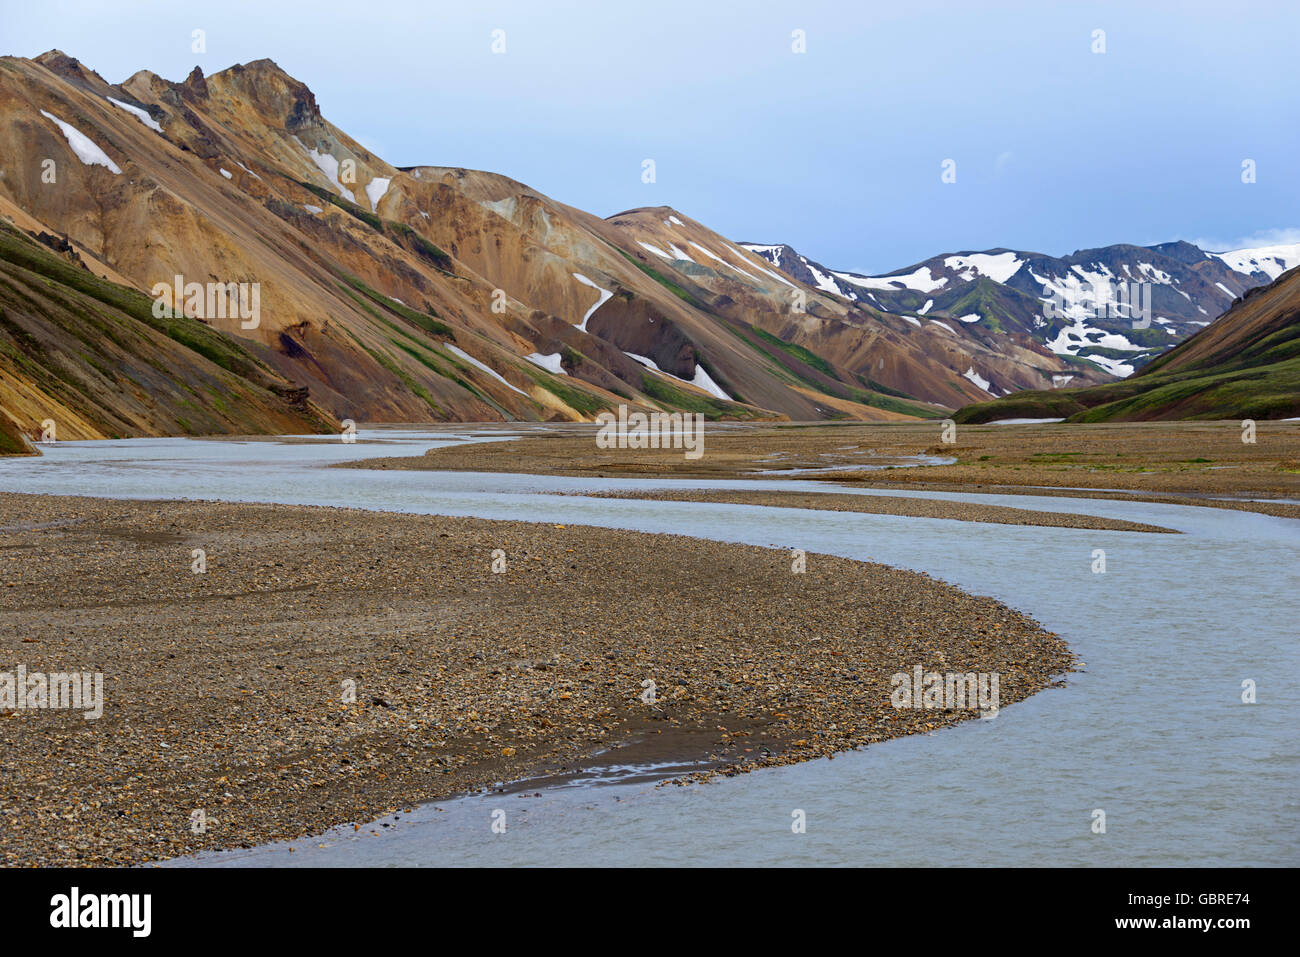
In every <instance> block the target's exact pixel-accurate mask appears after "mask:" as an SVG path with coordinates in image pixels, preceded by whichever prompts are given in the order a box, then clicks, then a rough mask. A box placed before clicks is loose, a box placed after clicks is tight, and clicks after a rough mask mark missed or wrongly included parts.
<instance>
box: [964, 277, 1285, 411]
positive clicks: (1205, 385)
mask: <svg viewBox="0 0 1300 957" xmlns="http://www.w3.org/2000/svg"><path fill="white" fill-rule="evenodd" d="M1296 416H1300V269H1292V270H1290V271H1289V272H1286V273H1283V274H1282V275H1280V276H1279V277H1278V278H1277V279H1275V280H1274V281H1273V282H1271V283H1269V284H1268V285H1266V286H1261V287H1256V288H1254V289H1251V290H1249V291H1248V292H1247V293H1246V294H1245V295H1244V296H1242V297H1241V298H1240V299H1238V300H1236V301H1235V302H1234V303H1233V304H1232V307H1231V308H1230V309H1229V310H1228V311H1227V312H1225V313H1224V314H1223V315H1222V316H1220V317H1219V318H1218V319H1217V320H1215V321H1214V322H1213V323H1212V324H1211V325H1209V326H1207V327H1205V328H1204V329H1202V330H1201V331H1200V332H1197V333H1196V334H1195V335H1193V336H1192V337H1191V338H1189V339H1187V340H1185V341H1184V342H1182V343H1180V344H1179V345H1178V346H1176V347H1174V348H1173V349H1171V350H1169V351H1168V352H1166V353H1165V354H1164V355H1161V356H1159V357H1158V358H1156V359H1153V360H1152V361H1151V362H1149V363H1147V365H1145V366H1144V367H1143V368H1142V369H1140V370H1138V372H1137V373H1135V374H1134V375H1132V376H1130V377H1129V378H1127V379H1123V380H1121V381H1119V382H1111V383H1107V384H1105V385H1099V386H1094V387H1091V388H1088V389H1061V390H1057V391H1053V392H1049V391H1039V392H1025V393H1021V394H1019V395H1015V396H1011V397H1009V398H1005V399H999V400H997V401H994V402H984V403H977V404H974V405H970V406H967V407H965V408H963V409H961V410H960V411H958V412H957V413H956V414H955V416H954V418H955V419H956V420H957V421H958V422H971V423H978V422H992V421H997V420H999V419H1008V418H1065V419H1066V420H1067V421H1070V422H1108V421H1141V420H1150V419H1284V418H1294V417H1296Z"/></svg>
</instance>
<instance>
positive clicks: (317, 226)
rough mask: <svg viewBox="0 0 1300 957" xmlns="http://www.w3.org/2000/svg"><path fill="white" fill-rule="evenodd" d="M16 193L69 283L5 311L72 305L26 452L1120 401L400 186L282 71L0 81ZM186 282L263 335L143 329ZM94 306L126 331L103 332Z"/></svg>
mask: <svg viewBox="0 0 1300 957" xmlns="http://www.w3.org/2000/svg"><path fill="white" fill-rule="evenodd" d="M0 170H3V175H0V219H2V220H3V221H4V222H5V223H7V224H8V225H9V226H11V227H12V230H13V232H12V236H11V238H12V242H11V243H10V244H9V248H10V250H11V251H13V255H14V256H17V257H19V258H22V257H29V258H30V256H31V254H30V252H29V251H28V247H29V246H31V245H32V242H34V243H35V244H36V245H37V246H40V247H42V248H44V249H45V250H47V251H50V252H52V253H54V254H55V255H56V256H57V257H58V258H59V261H60V262H62V263H63V265H64V266H67V267H68V268H72V269H75V270H76V271H77V273H76V275H75V278H76V279H77V281H76V282H74V281H73V278H74V274H72V273H68V272H67V271H66V270H64V269H63V266H59V265H57V264H52V263H51V262H49V261H42V263H41V264H40V265H39V266H38V267H33V266H31V265H30V264H27V265H23V264H20V263H18V262H15V261H11V262H12V264H13V266H14V268H13V269H7V270H4V271H3V272H0V287H3V290H4V294H5V295H6V296H7V298H8V301H11V302H14V303H18V302H20V301H21V300H22V297H23V296H24V295H25V294H26V293H25V292H24V289H25V288H27V287H30V286H32V285H33V284H34V283H37V282H38V280H37V279H36V278H34V276H33V275H32V273H33V270H34V272H35V275H36V276H41V275H44V276H47V278H48V276H49V271H61V274H60V276H59V277H58V278H57V279H56V280H55V281H56V282H57V283H58V284H59V285H62V286H66V287H68V289H70V290H71V291H70V292H67V293H66V296H65V294H64V292H63V291H58V296H59V298H60V302H61V306H60V308H57V309H56V308H53V306H54V305H55V304H50V305H51V307H52V308H50V309H46V308H45V304H42V303H39V302H38V304H37V306H32V307H30V308H25V309H24V310H22V311H21V315H20V313H19V311H18V310H17V307H16V306H15V307H14V308H15V312H14V313H13V314H14V315H15V316H19V319H18V320H16V325H20V326H21V329H18V328H13V329H9V330H8V333H7V335H8V336H9V340H8V343H9V345H10V346H12V348H9V349H8V351H6V341H7V340H6V339H5V338H4V336H0V373H3V372H6V371H7V372H8V373H9V374H7V375H6V374H0V406H2V407H3V409H4V411H5V413H6V414H8V416H9V418H10V419H12V420H13V421H15V422H18V423H19V425H21V427H22V428H23V429H24V430H26V431H28V432H31V431H33V430H34V429H35V428H36V426H37V425H38V424H39V422H40V420H41V419H42V418H43V417H46V415H47V413H49V412H51V410H53V411H54V412H57V415H54V416H53V417H54V418H56V419H64V420H66V421H67V422H69V423H75V426H74V425H69V426H68V428H67V429H64V430H62V431H61V432H60V434H61V435H68V436H69V437H71V435H72V434H74V433H75V432H76V430H82V431H83V432H84V434H86V435H95V434H160V433H171V432H181V433H185V432H194V431H204V430H211V431H215V432H230V431H234V430H246V431H274V430H277V429H298V430H302V429H305V428H308V426H307V425H306V424H302V423H305V421H306V420H310V421H313V422H316V421H326V420H328V421H334V420H339V419H344V418H351V419H354V420H356V421H359V422H361V421H396V422H424V421H477V420H494V419H495V420H503V419H504V420H543V419H554V418H558V419H568V420H583V419H586V420H590V419H591V418H592V417H593V416H595V415H596V414H597V413H598V412H600V411H602V410H605V409H610V408H612V407H616V406H617V405H619V404H620V403H629V404H631V405H633V406H634V407H638V408H643V409H647V410H648V409H667V410H688V411H699V412H702V413H704V414H705V415H708V416H710V417H714V418H717V417H732V418H754V417H782V416H784V417H789V418H792V419H817V418H840V417H851V418H859V419H873V420H885V419H897V418H909V417H923V416H931V415H936V414H940V413H946V412H947V411H948V410H951V409H954V408H957V407H959V406H962V405H965V404H968V403H970V402H972V401H979V400H982V399H986V398H989V397H990V396H998V395H1003V394H1006V393H1008V392H1012V391H1015V390H1019V389H1026V388H1045V387H1049V386H1050V385H1051V384H1052V382H1053V381H1054V380H1058V381H1059V380H1061V379H1064V378H1067V377H1071V376H1072V377H1073V381H1074V382H1075V384H1078V383H1079V382H1101V381H1106V380H1107V379H1108V378H1109V376H1107V375H1106V374H1105V373H1104V372H1102V371H1100V370H1099V369H1098V368H1097V367H1096V366H1094V365H1092V364H1091V363H1088V362H1085V361H1083V360H1080V359H1077V358H1075V357H1073V356H1069V355H1057V354H1054V353H1053V352H1052V351H1051V350H1049V349H1048V348H1046V347H1045V346H1044V345H1043V344H1042V342H1041V340H1040V339H1039V338H1036V337H1035V336H1034V335H1031V334H1029V333H1028V332H1025V331H1022V330H1021V329H1020V328H1018V327H1016V326H1014V325H1012V324H1010V323H1008V324H1007V325H1006V327H1005V328H1004V329H995V328H992V324H986V325H982V324H966V323H962V322H956V321H950V320H943V319H940V320H935V321H931V320H929V319H922V318H918V317H917V316H915V315H892V314H890V313H889V312H887V311H885V310H884V309H882V308H880V307H878V306H877V305H874V304H873V303H872V302H870V301H859V300H856V299H854V298H845V297H842V296H840V295H838V294H836V295H832V294H830V293H827V292H824V291H822V290H820V289H817V288H815V287H811V286H809V285H805V284H804V282H803V281H802V280H799V279H792V278H790V277H788V276H786V275H784V274H782V272H781V271H780V270H778V269H773V268H772V267H771V266H770V265H769V264H768V262H766V261H765V260H764V259H763V258H762V257H761V256H758V255H755V254H754V253H752V252H750V251H749V250H746V249H743V248H741V247H739V246H737V245H736V244H735V243H734V242H732V241H730V240H728V239H726V238H725V237H723V236H722V235H720V234H718V233H717V232H715V231H713V230H711V229H709V228H708V227H707V226H705V225H703V224H701V223H699V222H697V221H695V220H693V219H691V218H690V217H688V216H686V215H684V214H682V213H679V212H677V211H675V210H673V209H671V208H669V207H662V206H660V207H649V208H640V209H633V210H628V211H625V212H622V213H618V214H616V215H614V216H610V217H608V218H601V217H598V216H594V215H592V214H590V213H587V212H584V211H582V210H580V209H575V208H574V207H571V206H567V205H565V204H563V203H561V202H558V201H556V200H554V199H552V198H550V197H548V196H545V195H543V194H541V193H539V192H537V191H535V190H533V189H531V188H529V187H527V186H525V185H524V184H522V183H518V182H516V181H514V180H511V179H509V178H507V177H504V176H500V175H497V174H494V173H489V172H479V171H473V170H464V169H455V168H448V167H441V166H433V165H429V166H411V167H405V168H401V169H399V168H397V167H394V166H392V165H390V164H389V163H387V162H385V161H384V160H383V159H381V158H380V157H378V156H376V155H375V154H373V153H372V152H370V151H369V150H367V149H366V148H365V147H363V146H362V145H360V144H359V143H358V142H357V141H356V140H354V139H352V138H351V137H350V136H348V135H347V134H346V133H345V132H343V131H342V130H340V129H338V128H337V127H335V126H334V125H333V124H332V123H330V122H329V121H328V120H327V119H325V117H324V116H323V115H322V113H321V111H320V108H319V106H318V105H317V102H316V98H315V95H314V94H313V93H312V91H311V90H310V89H309V88H308V87H307V86H306V85H305V84H303V83H302V82H300V81H299V80H296V79H294V78H293V77H291V76H289V75H288V74H286V73H285V72H284V71H283V70H281V69H280V68H279V67H278V66H276V64H275V63H274V62H272V61H270V60H257V61H254V62H251V63H247V64H243V65H238V66H233V67H230V68H229V69H226V70H222V71H220V72H218V73H215V74H213V75H211V76H205V75H204V74H203V73H202V71H200V70H198V69H197V68H196V69H195V70H194V71H193V72H192V73H191V74H190V75H189V76H188V77H187V78H186V79H185V80H184V81H182V82H173V81H169V80H165V79H163V78H161V77H158V76H156V75H154V74H152V73H149V72H147V71H141V72H139V73H136V74H135V75H133V76H131V77H130V78H129V79H127V80H126V81H125V82H123V83H120V84H110V83H108V82H106V81H105V80H104V79H103V78H102V77H101V76H99V75H98V74H97V73H95V72H94V71H92V70H90V69H89V68H88V67H86V66H85V65H84V64H82V63H81V62H79V61H78V60H76V59H74V58H72V57H69V56H67V55H66V54H63V53H61V52H59V51H57V50H55V51H50V52H49V53H46V54H43V55H42V56H40V57H37V58H35V59H24V58H17V57H4V58H0ZM41 237H44V238H41ZM29 241H32V242H29ZM24 270H25V272H24ZM42 270H46V272H42ZM83 272H84V274H85V276H80V275H79V274H80V273H83ZM176 276H181V277H183V279H184V281H185V282H186V283H189V282H191V281H193V282H198V283H200V284H207V285H208V287H209V288H212V286H214V285H219V286H222V287H225V286H228V285H229V284H231V283H235V284H238V285H239V286H241V287H242V286H245V285H247V286H248V287H249V289H250V290H251V288H252V287H253V285H254V284H255V285H256V286H257V287H258V288H259V289H260V317H259V319H258V321H257V322H256V323H245V322H244V321H242V319H241V317H240V316H238V315H235V314H234V312H233V311H226V310H220V311H217V312H214V311H213V310H211V309H206V310H205V309H203V308H200V307H199V306H198V305H196V304H195V303H192V302H190V301H189V299H188V297H187V298H186V300H185V301H184V302H183V303H178V308H180V309H182V310H183V315H181V316H180V320H184V321H179V320H178V321H177V322H174V323H171V324H169V325H161V326H157V327H153V326H151V327H150V328H149V329H148V330H146V329H144V328H143V327H142V326H141V325H140V323H143V324H144V326H149V321H148V320H149V318H150V317H148V316H147V315H143V314H141V313H140V311H139V308H138V307H139V305H140V304H141V303H142V302H146V301H147V300H148V297H151V296H152V295H153V290H155V289H156V288H158V287H159V285H160V284H161V285H162V286H163V287H166V286H168V285H170V284H172V282H173V280H174V278H175V277H176ZM87 277H89V278H94V279H97V280H99V281H101V282H102V283H103V284H106V285H98V286H96V287H95V289H94V290H93V291H90V292H88V291H86V289H83V288H80V286H81V285H84V283H83V282H82V280H85V279H86V278H87ZM47 291H48V292H49V293H50V295H51V296H54V295H55V292H56V291H55V290H47ZM87 296H88V297H89V300H96V301H98V302H100V303H105V304H107V301H112V302H119V301H120V302H123V303H128V305H129V307H130V308H128V309H125V310H124V309H122V308H120V307H118V306H114V307H113V308H114V309H116V312H113V313H112V315H111V321H109V322H107V323H105V324H101V325H98V326H97V325H96V323H97V322H98V319H96V318H95V317H96V316H98V315H99V313H100V307H99V306H96V305H95V304H94V302H91V301H89V300H88V299H87V298H86V297H87ZM64 307H66V308H64ZM6 309H8V307H7V306H6ZM232 309H233V304H232ZM128 319H129V320H130V321H128ZM97 328H98V329H99V333H96V331H95V330H96V329H97ZM160 335H161V336H162V339H160V338H159V336H160ZM124 336H125V337H127V338H129V339H130V348H128V347H127V345H124V342H126V339H123V338H122V337H124ZM140 336H143V337H145V339H146V340H147V342H145V341H143V340H139V337H140ZM27 337H30V340H29V339H28V338H27ZM164 339H165V340H168V341H163V340H164ZM32 341H35V342H36V343H38V344H40V346H41V348H42V349H43V350H44V351H43V352H41V353H40V355H39V356H37V357H35V358H34V357H33V355H34V354H33V353H24V352H23V349H24V348H25V347H24V346H23V345H22V344H23V343H27V345H28V346H31V348H33V349H34V348H35V346H32ZM175 345H183V346H185V348H186V349H187V350H188V352H179V353H178V352H176V351H175V348H174V346H175ZM132 350H135V351H134V352H133V351H132ZM124 352H125V353H129V354H130V355H131V356H132V358H130V359H129V360H128V359H127V358H126V357H125V356H124V355H123V353H124ZM196 355H197V358H196ZM59 356H62V357H63V358H62V359H61V358H58V357H59ZM65 360H66V361H65ZM199 360H203V361H206V362H213V361H215V362H216V364H217V365H219V366H221V367H222V368H223V369H226V371H231V370H232V369H233V370H235V371H236V373H237V374H238V375H239V376H240V377H241V378H242V379H244V380H245V382H244V384H239V383H235V382H232V381H227V380H222V381H220V382H217V381H213V380H211V379H210V378H204V377H205V376H208V375H209V374H210V373H211V370H209V369H207V367H206V366H204V365H203V364H202V362H200V361H199ZM193 363H197V364H193ZM222 363H227V364H226V365H223V364H222ZM254 366H256V367H258V368H259V369H260V371H258V372H256V373H254V372H253V368H254ZM145 367H148V369H149V370H150V371H149V372H148V374H146V373H145ZM169 368H171V369H174V370H175V371H174V373H173V374H172V376H171V378H170V379H168V378H167V376H166V374H164V373H163V372H162V371H161V370H166V369H169ZM240 370H244V371H240ZM245 371H246V372H247V373H248V374H247V375H244V372H245ZM250 376H251V378H250ZM258 390H262V391H258ZM263 392H269V393H270V395H271V396H272V398H267V396H265V395H263V394H262V393H263ZM281 393H283V396H285V397H288V398H289V399H291V400H292V402H293V403H296V405H294V406H293V407H292V408H291V409H289V411H288V412H285V413H283V414H284V415H288V416H289V417H290V418H289V420H284V419H283V418H281V417H280V416H281V415H282V411H281V410H282V407H283V405H284V402H282V401H280V399H277V398H274V397H275V396H280V395H281ZM304 417H305V418H304Z"/></svg>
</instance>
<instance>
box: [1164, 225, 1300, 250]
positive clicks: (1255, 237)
mask: <svg viewBox="0 0 1300 957" xmlns="http://www.w3.org/2000/svg"><path fill="white" fill-rule="evenodd" d="M1188 242H1190V243H1195V244H1196V245H1197V246H1200V247H1201V248H1202V249H1204V250H1208V251H1209V252H1216V253H1221V252H1224V251H1226V250H1229V249H1253V248H1255V247H1257V246H1289V245H1292V244H1295V243H1300V227H1296V226H1290V227H1278V228H1276V229H1261V230H1259V231H1258V232H1254V233H1251V234H1250V235H1249V236H1238V237H1237V238H1236V239H1222V238H1206V237H1200V238H1198V239H1189V240H1188Z"/></svg>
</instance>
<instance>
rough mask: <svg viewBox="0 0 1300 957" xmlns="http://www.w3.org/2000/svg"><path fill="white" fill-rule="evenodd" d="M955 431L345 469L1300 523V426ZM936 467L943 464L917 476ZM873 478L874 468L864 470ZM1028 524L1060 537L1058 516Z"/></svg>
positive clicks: (769, 430)
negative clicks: (756, 483) (985, 499)
mask: <svg viewBox="0 0 1300 957" xmlns="http://www.w3.org/2000/svg"><path fill="white" fill-rule="evenodd" d="M955 428H956V431H955V435H952V436H950V437H952V438H953V439H954V441H952V442H945V441H944V440H943V439H944V432H943V429H944V426H943V424H942V423H941V422H938V421H933V422H909V423H896V424H869V425H868V424H862V423H856V422H845V423H808V424H798V423H791V424H764V425H752V426H750V425H734V424H730V423H727V424H719V423H706V424H705V427H704V454H703V456H702V457H700V458H698V459H695V460H691V459H687V458H686V457H685V456H684V455H683V453H682V451H681V450H671V449H644V450H638V449H609V450H602V449H599V448H597V447H596V443H595V428H594V427H591V426H586V427H583V426H569V427H565V428H562V429H554V430H551V431H547V432H545V433H542V434H540V435H536V436H527V437H525V438H521V439H517V440H514V441H509V442H492V443H484V444H472V445H456V446H448V447H445V448H439V449H434V450H432V451H430V452H428V453H426V454H425V455H424V456H415V457H406V458H377V459H370V460H367V461H362V462H358V463H356V464H355V465H351V466H348V467H354V468H379V469H434V470H466V471H475V472H528V473H534V474H548V475H572V476H588V477H591V476H609V477H620V478H683V479H685V478H692V479H701V478H702V479H736V478H761V479H766V480H771V479H778V478H792V479H817V480H823V481H830V482H835V483H837V484H843V485H849V486H852V487H855V488H864V489H865V488H869V487H872V486H880V487H885V488H893V489H919V490H934V491H953V492H990V493H992V492H998V493H1016V494H1027V495H1052V496H1058V497H1072V496H1087V497H1089V498H1106V497H1115V498H1124V499H1137V500H1142V501H1155V502H1171V503H1177V504H1182V505H1187V504H1197V505H1207V506H1214V507H1218V508H1236V509H1244V510H1248V511H1257V512H1265V513H1268V514H1273V515H1279V516H1282V517H1290V518H1300V504H1296V502H1297V501H1300V422H1259V423H1257V425H1256V429H1255V435H1254V440H1255V441H1254V442H1249V443H1248V442H1243V441H1242V436H1243V429H1242V425H1241V423H1240V422H1236V421H1227V422H1144V423H1116V424H1109V423H1108V424H1099V425H1078V424H1069V425H1066V424H1053V423H1039V424H1033V425H958V426H956V427H955ZM935 459H942V460H943V464H920V465H915V464H913V463H914V462H915V461H922V462H928V461H933V460H935ZM872 465H874V466H876V468H870V469H868V468H864V466H872ZM882 466H883V467H882ZM890 466H892V467H890ZM771 494H772V495H774V496H776V495H781V494H783V493H780V492H776V493H771ZM1252 499H1287V500H1292V501H1290V502H1285V501H1284V502H1257V501H1251V500H1252ZM763 504H777V503H776V502H775V501H765V502H764V503H763ZM915 507H916V506H914V505H908V504H907V503H902V504H897V503H895V504H886V503H880V504H879V505H878V506H876V507H875V508H873V510H880V511H889V510H896V512H897V514H914V512H913V511H909V510H908V509H914V508H915ZM944 509H945V512H946V514H945V515H944V516H943V517H952V518H966V519H968V520H971V521H985V520H989V519H988V518H987V517H981V515H980V510H979V508H978V507H976V506H971V505H969V504H953V503H948V504H947V505H945V506H944ZM1038 514H1039V515H1041V513H1038ZM1025 520H1026V521H1027V522H1028V523H1030V524H1058V525H1059V524H1062V521H1060V517H1059V516H1056V517H1052V518H1047V517H1043V518H1036V517H1034V516H1030V517H1028V518H1027V519H1025ZM1084 527H1091V526H1084Z"/></svg>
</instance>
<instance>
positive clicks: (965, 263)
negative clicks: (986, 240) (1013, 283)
mask: <svg viewBox="0 0 1300 957" xmlns="http://www.w3.org/2000/svg"><path fill="white" fill-rule="evenodd" d="M943 264H944V265H945V266H947V267H948V268H949V269H952V270H955V271H956V272H958V274H959V275H958V276H957V278H958V279H960V280H962V281H969V280H971V279H974V278H975V277H976V276H988V277H989V278H990V279H992V280H993V281H994V282H1006V281H1007V280H1008V279H1010V278H1011V277H1012V276H1014V275H1015V274H1016V273H1018V272H1019V271H1020V267H1021V266H1023V265H1024V264H1025V260H1023V259H1021V258H1020V257H1019V256H1017V255H1016V254H1015V253H1010V252H1008V253H970V254H969V255H966V256H949V257H947V258H946V259H945V260H944V261H943Z"/></svg>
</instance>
